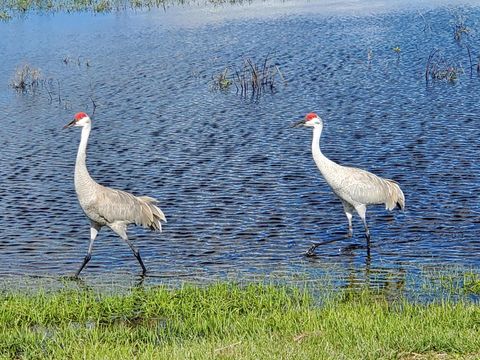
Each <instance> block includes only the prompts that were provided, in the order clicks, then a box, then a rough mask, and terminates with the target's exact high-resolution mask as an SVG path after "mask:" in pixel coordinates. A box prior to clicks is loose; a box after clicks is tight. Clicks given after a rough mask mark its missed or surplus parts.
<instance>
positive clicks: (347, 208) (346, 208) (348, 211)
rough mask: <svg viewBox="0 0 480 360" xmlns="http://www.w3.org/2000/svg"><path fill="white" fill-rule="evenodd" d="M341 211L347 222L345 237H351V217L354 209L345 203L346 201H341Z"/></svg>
mask: <svg viewBox="0 0 480 360" xmlns="http://www.w3.org/2000/svg"><path fill="white" fill-rule="evenodd" d="M342 204H343V210H344V211H345V216H346V217H347V220H348V233H347V237H352V235H353V226H352V217H353V210H354V209H355V208H354V207H353V206H352V205H350V204H349V203H347V202H346V201H343V200H342Z"/></svg>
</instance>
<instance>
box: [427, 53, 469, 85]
mask: <svg viewBox="0 0 480 360" xmlns="http://www.w3.org/2000/svg"><path fill="white" fill-rule="evenodd" d="M462 72H463V69H462V67H461V66H459V65H457V64H455V63H453V62H452V61H449V60H448V59H446V58H445V57H444V56H443V55H442V54H441V53H440V51H439V50H438V49H434V50H432V51H431V52H430V55H429V56H428V59H427V63H426V65H425V81H426V83H427V84H428V82H429V81H430V80H432V81H437V80H446V81H447V82H449V83H455V82H456V81H457V80H458V77H459V75H460V74H461V73H462Z"/></svg>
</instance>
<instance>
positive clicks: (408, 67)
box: [0, 2, 480, 283]
mask: <svg viewBox="0 0 480 360" xmlns="http://www.w3.org/2000/svg"><path fill="white" fill-rule="evenodd" d="M332 4H333V5H332ZM379 4H380V5H379ZM354 5H355V6H353V5H352V6H350V7H349V6H346V8H345V7H344V6H343V5H342V6H340V5H338V4H337V6H335V3H334V2H330V3H329V5H328V6H324V7H323V6H322V4H318V3H316V4H312V3H309V2H308V3H302V2H297V3H289V2H287V3H282V4H279V5H278V6H275V5H274V4H272V3H265V4H260V5H251V6H241V7H240V6H234V7H225V8H223V7H218V8H209V7H207V8H202V7H199V8H193V9H192V8H183V7H179V8H171V9H167V11H166V12H164V11H163V10H159V11H151V12H138V13H134V12H121V13H112V14H107V15H95V16H93V15H91V14H55V15H30V16H28V17H27V18H22V19H15V20H13V21H10V22H7V23H0V53H1V54H2V61H1V71H0V119H1V126H0V144H1V152H0V275H3V276H18V275H22V276H23V275H33V276H40V277H50V276H53V277H57V276H60V275H66V274H72V273H73V272H74V271H75V270H76V269H77V267H78V266H79V265H80V263H81V260H82V258H83V256H84V254H85V252H86V249H87V246H88V238H89V224H88V221H87V219H86V218H85V217H84V215H83V213H82V211H81V209H80V207H79V205H78V203H77V200H76V196H75V191H74V188H73V170H74V162H75V155H76V150H77V146H78V142H79V138H80V131H77V130H78V129H72V130H70V131H66V130H65V131H63V130H62V126H63V125H64V124H65V123H66V122H68V121H70V119H71V118H72V116H73V114H74V113H75V112H77V111H87V112H91V110H92V102H91V100H90V97H92V98H94V99H95V102H96V103H97V108H96V112H95V117H94V128H93V131H92V135H91V137H90V143H89V149H88V166H89V170H90V172H91V174H92V176H93V178H94V179H96V180H97V181H98V182H100V183H102V184H104V185H107V186H112V187H116V188H120V189H125V190H128V191H131V192H133V193H135V194H137V195H150V196H154V197H156V198H158V199H159V200H160V206H161V208H162V209H163V210H164V212H165V214H166V216H167V218H168V224H166V225H165V227H164V232H163V233H162V234H155V233H150V232H148V231H144V230H143V229H140V228H135V227H132V228H131V229H130V235H131V237H132V238H133V239H135V240H136V243H137V245H138V246H139V248H140V249H141V251H142V255H143V258H144V261H145V263H146V266H147V268H148V269H149V270H150V273H149V275H150V277H149V278H147V281H149V282H152V283H158V282H165V281H172V282H175V281H178V280H179V279H183V280H186V281H197V280H199V281H203V280H211V279H219V278H220V279H222V278H231V277H235V278H251V277H264V276H267V277H269V276H273V277H289V276H292V275H298V274H300V275H301V276H302V277H305V278H307V279H315V278H316V277H318V276H320V275H321V274H323V273H325V272H331V273H332V272H333V273H334V274H335V276H338V278H339V279H344V280H342V281H343V282H344V283H349V282H353V283H355V282H363V281H371V280H372V279H373V280H374V281H378V282H380V283H381V282H389V281H400V282H401V281H402V279H404V278H405V277H406V276H408V274H414V273H416V272H418V271H419V269H424V268H429V267H434V268H435V267H445V266H446V267H449V266H452V267H453V266H465V267H467V268H477V267H478V266H479V265H480V256H479V249H480V239H479V237H478V233H479V230H480V205H479V200H480V195H479V194H480V177H479V173H480V165H479V161H478V159H479V158H480V145H479V144H480V143H479V138H480V124H479V117H478V94H479V93H480V77H479V76H477V73H476V72H475V71H474V72H473V76H472V77H471V78H470V72H469V70H468V67H469V61H468V53H467V50H466V48H465V45H466V44H469V45H470V49H471V53H472V57H473V61H474V62H475V63H476V61H477V57H478V55H480V45H479V41H478V31H479V30H480V23H479V20H480V7H476V6H475V5H472V6H463V7H455V8H451V7H450V8H447V7H432V6H428V5H425V7H423V8H422V7H419V6H416V7H415V8H413V7H411V6H404V7H401V8H397V7H394V8H393V9H392V10H389V9H385V8H383V7H382V6H381V2H379V3H378V4H377V5H378V6H374V7H372V8H362V6H361V3H358V2H357V3H354ZM461 15H463V16H464V18H465V24H466V25H467V26H468V27H469V28H470V29H471V32H470V33H469V34H470V35H469V38H468V39H467V38H465V42H464V45H463V46H460V45H458V44H457V43H456V42H455V41H454V38H453V30H452V28H453V24H454V21H455V19H456V18H457V17H458V16H461ZM396 46H398V47H400V49H401V53H400V56H399V57H398V56H397V54H396V53H395V52H394V51H393V50H392V49H393V48H394V47H396ZM434 48H439V49H441V51H442V54H443V55H444V56H445V58H447V59H448V61H449V62H450V63H452V64H456V65H457V66H462V67H463V68H464V69H465V74H462V75H460V78H459V81H457V82H456V83H455V84H447V83H445V82H438V83H436V84H434V85H433V86H428V87H427V86H426V84H425V79H424V69H425V64H426V60H427V58H428V55H429V53H430V52H431V51H432V50H433V49H434ZM369 49H370V54H371V59H370V61H369V59H368V54H369ZM267 54H271V56H272V57H273V59H274V60H275V62H276V63H277V64H278V66H279V67H280V69H281V70H282V72H283V74H284V76H285V77H286V78H287V80H288V84H287V86H283V85H282V84H281V83H280V81H279V82H278V87H277V91H276V92H275V93H274V94H267V95H265V96H263V97H262V98H260V99H258V100H252V99H245V98H242V97H241V96H239V95H238V94H236V93H235V90H232V91H230V92H227V93H222V92H215V91H212V90H211V81H212V77H213V76H215V75H217V74H218V73H220V72H221V71H222V70H223V69H224V67H225V66H227V65H230V66H232V67H234V68H235V67H237V68H238V67H239V66H240V65H241V63H242V61H243V59H244V58H247V57H250V58H253V59H255V60H256V61H258V62H260V61H262V60H263V59H264V58H265V56H266V55H267ZM65 58H66V59H67V61H66V63H65V62H64V61H63V60H64V59H65ZM87 62H88V64H89V66H87V65H86V64H87ZM24 63H29V64H30V65H32V66H34V67H38V68H40V69H41V71H42V74H43V76H44V77H46V78H49V79H52V80H51V86H50V91H51V96H52V99H51V98H50V95H49V94H48V92H47V91H46V89H45V88H40V89H38V91H36V92H35V93H29V94H18V93H16V92H15V91H13V90H12V89H11V88H10V87H9V83H10V81H11V79H12V77H13V75H14V72H15V68H16V67H17V66H18V65H21V64H24ZM78 63H80V64H78ZM309 111H316V112H318V113H319V114H320V115H321V116H322V117H323V118H324V120H325V123H326V126H325V129H324V134H323V136H322V149H323V151H324V153H325V154H326V155H327V156H328V157H330V158H331V159H333V160H335V161H338V162H340V163H342V164H348V165H353V166H358V167H362V168H365V169H367V170H370V171H373V172H375V173H377V174H378V175H381V176H384V177H389V178H392V179H395V180H397V181H398V182H399V183H400V184H401V186H402V188H403V191H404V193H405V195H406V204H407V209H406V211H405V212H403V213H402V212H398V211H397V212H394V213H388V212H386V211H385V210H384V208H383V207H382V206H377V207H371V208H369V211H368V221H369V225H370V229H371V232H372V247H371V251H370V254H369V255H367V250H366V248H365V246H364V245H365V240H364V237H363V227H362V225H361V222H360V220H359V218H358V217H355V218H354V237H353V238H352V239H341V238H342V236H343V235H344V233H345V232H346V229H347V221H346V218H345V216H344V214H343V210H342V206H341V204H340V202H339V201H338V200H337V199H336V198H335V197H334V196H333V195H332V193H331V192H330V190H329V188H328V187H327V185H326V183H325V182H324V180H323V178H322V177H321V176H320V174H319V172H318V171H317V169H316V167H315V164H314V162H313V160H312V158H311V153H310V142H311V136H312V134H311V130H310V129H290V128H288V125H289V124H290V123H291V122H293V121H294V120H297V119H298V118H299V117H301V116H303V115H304V114H305V113H306V112H309ZM332 239H341V240H339V241H336V242H333V243H331V244H329V245H325V246H323V247H320V248H319V249H318V250H317V254H318V256H316V257H315V258H305V257H304V256H303V254H304V252H305V251H306V250H307V249H308V248H309V246H310V245H311V244H312V243H313V242H318V241H327V240H332ZM83 274H84V276H85V277H87V278H92V279H100V278H101V279H109V280H107V281H113V280H111V279H123V280H125V279H126V280H127V281H130V280H132V279H135V278H136V276H137V275H138V274H139V266H138V264H137V262H136V260H135V258H134V257H133V255H132V254H131V252H130V250H129V248H128V247H127V246H126V244H124V243H123V242H122V241H121V240H120V239H119V238H118V237H116V235H114V234H113V233H112V232H111V231H109V230H106V229H103V230H102V232H101V233H100V234H99V236H98V238H97V241H96V243H95V246H94V253H93V258H92V261H91V262H90V263H89V265H88V267H87V269H86V270H84V273H83Z"/></svg>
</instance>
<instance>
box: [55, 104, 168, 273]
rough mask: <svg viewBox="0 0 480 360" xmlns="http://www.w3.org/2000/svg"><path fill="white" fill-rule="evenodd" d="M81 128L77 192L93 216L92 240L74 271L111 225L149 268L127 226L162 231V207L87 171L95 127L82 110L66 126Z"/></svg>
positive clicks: (91, 217)
mask: <svg viewBox="0 0 480 360" xmlns="http://www.w3.org/2000/svg"><path fill="white" fill-rule="evenodd" d="M73 126H80V127H82V136H81V140H80V146H79V147H78V153H77V160H76V163H75V191H76V192H77V197H78V202H79V203H80V206H81V207H82V209H83V211H84V212H85V215H87V217H88V218H89V219H90V243H89V245H88V251H87V255H86V256H85V258H84V260H83V263H82V265H81V266H80V268H79V269H78V271H77V272H76V274H75V277H78V275H79V274H80V272H81V271H82V270H83V268H84V267H85V265H87V263H88V262H89V261H90V259H91V257H92V249H93V242H94V241H95V238H96V237H97V234H98V232H99V231H100V229H101V228H102V227H103V226H108V227H109V228H110V229H112V230H113V232H115V233H116V234H117V235H118V236H120V237H121V238H122V239H123V240H124V241H125V242H126V243H127V244H128V246H129V247H130V249H131V250H132V251H133V255H135V257H136V259H137V260H138V262H139V263H140V266H141V267H142V271H143V272H142V274H143V275H144V274H145V273H146V271H147V269H146V268H145V265H144V264H143V261H142V257H141V256H140V252H139V250H138V249H137V248H136V247H135V245H133V243H132V242H131V240H130V239H129V238H128V236H127V226H128V225H129V224H135V225H139V226H143V227H144V228H147V229H150V230H155V231H162V223H161V221H165V222H166V221H167V220H166V219H165V215H164V214H163V212H162V210H160V208H159V207H157V206H156V205H155V203H157V200H156V199H154V198H151V197H148V196H134V195H132V194H130V193H128V192H125V191H121V190H116V189H111V188H108V187H105V186H102V185H100V184H98V183H96V182H95V181H94V180H93V179H92V178H91V177H90V174H89V173H88V170H87V166H86V157H87V143H88V137H89V135H90V130H91V129H92V121H91V119H90V117H89V116H88V115H87V114H85V113H83V112H79V113H77V114H75V117H74V119H73V120H72V121H71V122H70V123H68V124H67V125H65V126H64V127H63V128H64V129H66V128H70V127H73Z"/></svg>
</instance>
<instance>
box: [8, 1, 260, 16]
mask: <svg viewBox="0 0 480 360" xmlns="http://www.w3.org/2000/svg"><path fill="white" fill-rule="evenodd" d="M252 1H254V0H8V1H7V0H3V1H2V0H0V21H8V20H10V19H12V18H13V17H15V16H16V15H22V14H26V13H31V12H40V13H54V12H82V11H88V12H93V13H107V12H110V11H118V10H126V9H148V10H149V9H158V8H159V9H166V8H168V7H171V6H185V5H199V4H204V5H224V4H230V5H232V4H248V3H251V2H252Z"/></svg>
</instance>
